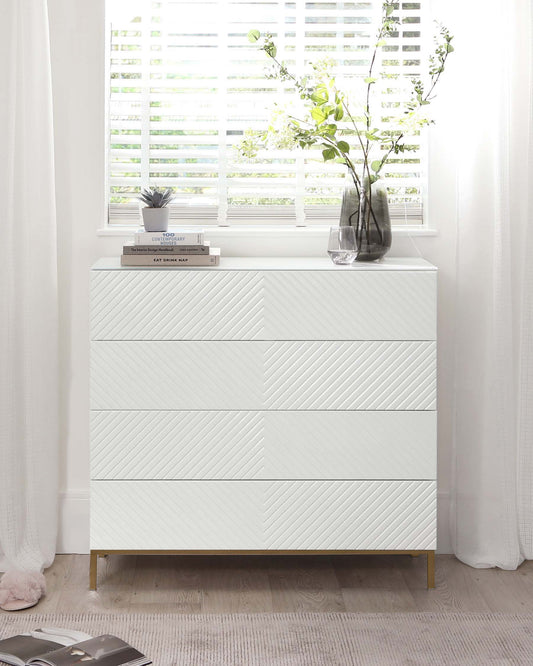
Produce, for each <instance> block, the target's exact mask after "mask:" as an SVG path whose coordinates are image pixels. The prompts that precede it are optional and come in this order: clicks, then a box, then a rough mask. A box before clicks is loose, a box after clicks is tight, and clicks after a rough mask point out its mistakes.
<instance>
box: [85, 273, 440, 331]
mask: <svg viewBox="0 0 533 666" xmlns="http://www.w3.org/2000/svg"><path fill="white" fill-rule="evenodd" d="M435 280H436V275H435V273H434V272H431V271H427V272H416V271H402V272H398V271H384V272H381V273H379V272H371V271H360V272H358V273H357V274H356V275H354V274H353V273H349V272H338V273H336V272H328V273H326V274H325V273H324V272H319V271H314V272H313V271H270V272H266V271H263V272H261V271H229V272H216V271H215V272H199V271H194V270H183V271H181V270H180V271H168V270H167V271H153V272H150V273H148V274H147V272H146V271H144V272H142V271H131V270H130V271H125V272H119V271H110V272H104V271H93V275H92V280H91V297H92V298H91V303H92V306H91V331H92V339H93V340H434V339H435V333H436V331H435V321H436V318H435ZM362 313H364V316H362Z"/></svg>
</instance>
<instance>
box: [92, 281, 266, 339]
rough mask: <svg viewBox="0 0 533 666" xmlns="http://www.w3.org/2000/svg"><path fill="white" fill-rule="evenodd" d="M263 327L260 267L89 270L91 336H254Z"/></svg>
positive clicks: (196, 337)
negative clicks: (223, 270) (199, 269)
mask: <svg viewBox="0 0 533 666" xmlns="http://www.w3.org/2000/svg"><path fill="white" fill-rule="evenodd" d="M263 328H264V313H263V274H262V273H261V272H255V271H234V272H233V271H231V272H222V271H186V270H185V271H184V270H178V271H175V270H161V271H127V270H122V271H92V272H91V338H92V339H93V340H226V339H228V340H233V339H235V340H239V339H243V340H254V339H263V338H264V330H263Z"/></svg>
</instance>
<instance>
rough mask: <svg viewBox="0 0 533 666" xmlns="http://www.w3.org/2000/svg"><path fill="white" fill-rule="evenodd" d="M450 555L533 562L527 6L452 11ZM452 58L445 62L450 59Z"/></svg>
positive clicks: (498, 562) (491, 1) (532, 154)
mask: <svg viewBox="0 0 533 666" xmlns="http://www.w3.org/2000/svg"><path fill="white" fill-rule="evenodd" d="M456 15H457V26H456V29H455V32H456V57H457V59H458V62H459V63H460V66H459V67H458V70H459V71H460V72H462V81H461V82H460V83H459V84H458V89H457V99H456V100H455V101H456V108H458V109H460V115H459V114H458V128H457V130H458V142H457V189H458V207H457V220H458V227H457V301H456V307H457V316H456V321H457V329H456V367H455V400H456V404H455V414H456V422H455V442H454V455H455V480H454V489H453V502H454V505H453V506H452V535H453V538H454V540H455V552H456V555H457V556H458V557H459V559H461V560H462V561H464V562H466V563H467V564H470V565H472V566H476V567H491V566H498V567H501V568H504V569H513V568H516V567H517V566H518V565H519V564H520V563H521V562H522V561H523V559H525V558H531V557H533V507H532V503H533V268H532V261H533V256H532V255H533V206H532V192H533V190H532V187H533V173H532V170H533V141H532V105H531V83H532V76H531V71H532V53H531V42H532V36H533V32H532V27H531V8H530V2H529V0H508V1H507V2H501V1H500V0H483V1H481V0H472V1H471V2H466V3H465V2H463V3H461V6H460V9H459V8H458V9H457V13H456ZM454 55H455V54H454Z"/></svg>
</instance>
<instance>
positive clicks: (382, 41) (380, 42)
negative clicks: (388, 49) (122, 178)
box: [376, 39, 387, 47]
mask: <svg viewBox="0 0 533 666" xmlns="http://www.w3.org/2000/svg"><path fill="white" fill-rule="evenodd" d="M386 43H387V40H385V39H380V40H379V42H377V43H376V46H377V47H380V46H385V44H386Z"/></svg>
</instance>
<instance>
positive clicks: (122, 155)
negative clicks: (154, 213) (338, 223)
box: [107, 0, 427, 225]
mask: <svg viewBox="0 0 533 666" xmlns="http://www.w3.org/2000/svg"><path fill="white" fill-rule="evenodd" d="M423 2H424V0H422V2H399V3H398V5H397V8H396V10H395V12H394V16H395V17H396V18H397V20H398V21H399V22H400V27H399V29H398V31H397V33H395V34H394V35H393V36H392V37H390V38H389V39H388V40H387V46H385V47H384V49H383V53H382V55H381V61H380V62H379V66H378V68H377V70H376V71H379V72H385V73H387V74H388V75H390V76H389V77H387V78H382V79H381V80H380V82H379V84H377V85H379V86H380V93H379V99H378V101H377V102H374V104H375V105H376V104H377V112H376V109H375V110H374V113H375V114H376V116H377V117H379V118H380V119H381V125H383V124H385V125H386V124H387V123H388V122H389V121H390V119H391V117H392V116H393V115H394V114H399V113H401V112H402V109H401V103H402V101H404V100H405V99H406V98H407V97H406V96H407V94H408V92H407V86H406V83H407V82H408V81H410V79H411V78H412V77H420V75H421V73H422V72H421V69H422V66H423V64H424V60H423V59H422V56H423V53H424V51H423V39H425V23H424V14H423V7H422V3H423ZM425 2H427V0H425ZM380 9H381V2H376V1H375V0H373V1H370V0H369V1H367V2H333V1H331V0H323V1H322V2H304V1H303V0H296V1H295V2H284V1H275V0H270V1H268V0H248V1H241V0H193V1H186V0H158V1H155V0H128V1H127V2H126V1H125V0H107V19H108V26H109V68H108V69H109V77H110V78H109V98H108V104H109V108H108V127H109V137H108V138H109V141H108V158H109V159H108V169H107V172H108V202H109V221H110V223H111V224H132V223H136V222H137V221H138V219H139V209H138V205H139V204H138V201H137V196H138V194H139V192H140V189H141V188H142V187H147V186H148V185H152V186H154V185H157V186H161V187H172V188H174V190H175V192H176V199H175V201H174V204H173V205H172V208H171V219H172V220H180V221H181V222H182V223H186V224H195V223H198V224H202V225H206V224H222V225H227V224H230V225H234V224H269V223H270V224H295V223H296V224H307V225H310V224H324V223H328V222H331V221H332V220H335V219H338V215H339V209H340V200H341V196H342V189H343V184H344V175H345V167H343V166H342V165H338V164H331V163H328V164H324V162H323V161H322V157H321V154H320V149H317V150H305V151H299V150H294V151H280V150H271V151H262V152H260V153H259V155H258V157H257V159H256V160H254V161H253V162H250V161H246V160H245V159H243V158H241V157H240V156H239V153H238V151H237V149H236V145H237V144H238V143H239V142H240V141H241V139H242V136H243V132H244V131H245V130H246V129H248V128H251V129H257V130H261V129H264V128H265V127H266V125H267V122H268V119H269V117H270V113H271V110H272V108H273V105H274V103H275V102H277V103H278V104H279V105H281V106H283V105H284V104H285V102H286V101H288V100H289V98H290V91H287V90H286V88H284V87H283V85H282V84H280V83H279V82H278V81H276V80H272V79H267V78H266V77H265V69H266V68H267V67H268V65H269V63H268V58H267V56H266V54H265V53H263V52H262V51H260V50H259V49H258V48H257V46H254V45H251V44H250V43H249V42H248V40H247V33H248V31H249V30H250V29H252V28H257V29H258V30H260V31H261V32H270V33H271V34H272V35H273V36H274V40H275V42H276V44H277V46H278V55H279V57H280V58H282V59H283V60H284V61H285V62H286V64H287V65H288V67H289V68H290V69H291V70H295V71H296V72H297V73H299V74H303V73H304V72H305V71H306V69H307V67H306V65H307V66H308V64H309V63H312V62H316V61H317V60H320V59H321V58H323V57H325V56H328V57H330V58H332V59H333V60H334V62H335V67H334V71H335V72H336V73H337V83H338V85H339V87H340V88H341V89H343V90H347V89H348V88H350V86H351V87H352V88H354V90H356V89H357V86H359V89H361V81H362V79H363V78H364V77H365V76H367V71H368V65H369V58H370V54H371V51H372V47H373V44H374V43H375V34H376V29H377V25H378V21H379V13H380ZM421 59H422V61H421ZM359 108H361V106H359ZM410 143H411V145H413V147H414V148H415V150H414V151H413V152H405V153H404V154H403V155H402V154H400V155H398V156H397V157H394V158H393V159H391V160H390V162H389V163H388V164H387V166H386V168H385V169H384V172H383V173H382V175H383V176H385V178H386V179H387V184H388V187H389V199H390V205H391V213H392V217H393V223H394V224H397V225H420V224H422V206H423V199H424V182H425V179H424V162H425V150H424V146H423V145H422V143H421V141H420V137H419V136H415V137H414V138H412V140H411V139H410ZM377 157H378V155H376V158H377Z"/></svg>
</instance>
